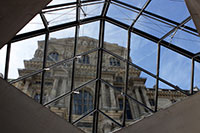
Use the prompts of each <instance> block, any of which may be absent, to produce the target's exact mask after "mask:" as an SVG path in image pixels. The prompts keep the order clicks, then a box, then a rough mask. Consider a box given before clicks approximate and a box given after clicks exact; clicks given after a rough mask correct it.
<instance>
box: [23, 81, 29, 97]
mask: <svg viewBox="0 0 200 133" xmlns="http://www.w3.org/2000/svg"><path fill="white" fill-rule="evenodd" d="M29 85H30V81H26V83H25V85H24V87H23V92H24V93H25V94H27V95H30V93H29V92H28V89H29Z"/></svg>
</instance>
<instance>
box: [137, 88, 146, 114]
mask: <svg viewBox="0 0 200 133" xmlns="http://www.w3.org/2000/svg"><path fill="white" fill-rule="evenodd" d="M135 95H136V98H137V100H138V101H139V102H141V103H142V98H141V95H140V93H139V88H138V87H135ZM139 109H140V113H144V112H145V110H144V107H143V106H141V105H139Z"/></svg>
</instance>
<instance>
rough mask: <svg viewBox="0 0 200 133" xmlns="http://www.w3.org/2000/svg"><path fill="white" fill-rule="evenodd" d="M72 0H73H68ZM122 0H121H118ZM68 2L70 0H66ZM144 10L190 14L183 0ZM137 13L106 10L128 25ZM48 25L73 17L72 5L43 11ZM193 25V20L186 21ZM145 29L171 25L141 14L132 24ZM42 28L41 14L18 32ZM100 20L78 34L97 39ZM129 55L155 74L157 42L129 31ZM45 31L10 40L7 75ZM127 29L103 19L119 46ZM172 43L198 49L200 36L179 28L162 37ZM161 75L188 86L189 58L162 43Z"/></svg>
mask: <svg viewBox="0 0 200 133" xmlns="http://www.w3.org/2000/svg"><path fill="white" fill-rule="evenodd" d="M71 1H75V0H71ZM121 1H122V0H121ZM64 2H66V0H54V1H53V2H52V3H51V4H50V5H53V4H61V3H64ZM67 2H70V1H69V0H67ZM123 2H126V3H129V4H131V5H134V6H137V7H140V8H141V7H142V6H143V5H144V3H145V2H146V0H123ZM102 7H103V4H99V5H94V6H88V7H83V10H84V11H85V13H86V14H87V16H84V15H81V18H87V17H91V16H95V15H99V14H100V13H101V9H102ZM146 10H147V11H150V12H153V13H156V14H158V15H162V16H164V17H167V18H169V19H172V20H175V21H177V22H181V21H183V20H184V19H186V18H187V17H188V16H189V12H188V10H187V8H186V5H185V3H184V0H152V2H151V3H150V4H149V6H148V7H147V9H146ZM136 15H137V14H136V13H134V12H132V11H129V10H127V9H123V8H122V7H119V6H116V5H113V4H112V5H111V6H110V8H109V11H108V16H109V17H112V18H114V19H116V20H118V21H121V22H123V23H126V24H128V25H130V24H131V23H132V21H133V20H134V18H135V17H136ZM45 16H46V18H47V20H48V22H49V26H53V25H57V24H62V23H66V22H70V21H74V20H75V17H74V16H75V8H72V9H65V10H62V11H55V12H51V13H47V14H45ZM186 25H187V26H191V27H193V28H194V24H193V22H192V20H191V21H190V22H188V23H187V24H186ZM134 27H135V28H138V29H140V30H142V31H144V32H147V33H150V34H152V35H154V36H156V37H158V38H161V37H162V36H163V35H164V34H166V33H167V32H168V31H170V30H171V29H172V28H173V27H172V26H169V25H166V24H163V23H161V22H158V21H155V20H153V19H150V18H148V17H146V16H141V17H140V18H139V20H138V21H137V22H136V24H135V25H134ZM41 28H44V26H43V24H42V21H41V19H40V16H39V15H37V16H36V17H35V18H34V19H33V20H32V21H31V22H30V23H29V24H28V25H26V26H25V27H24V28H23V29H22V30H21V31H20V32H19V33H18V34H21V33H25V32H28V31H33V30H36V29H41ZM74 29H75V28H70V29H65V30H61V31H57V32H54V33H51V34H50V38H66V37H73V36H74ZM98 33H99V22H94V23H91V24H86V25H83V26H81V27H80V36H89V37H93V38H96V39H98ZM131 36H132V38H131V59H132V61H133V63H135V64H137V65H139V66H141V67H143V68H144V69H146V70H148V71H150V72H152V73H153V74H156V58H157V57H156V56H157V44H155V43H154V42H151V41H149V40H147V39H145V38H142V37H140V36H138V35H136V34H131ZM44 37H45V36H44V35H42V36H38V37H35V38H31V39H27V40H23V41H20V42H16V43H13V44H12V49H11V58H10V69H9V78H12V79H13V78H17V77H18V69H22V68H24V62H23V61H24V60H29V59H31V58H32V57H33V55H34V51H35V50H36V49H37V42H38V41H39V40H44ZM127 38H128V33H127V31H125V30H123V29H121V28H119V27H117V26H115V25H112V24H110V23H108V22H106V26H105V41H106V42H111V43H117V44H119V45H120V46H123V47H126V44H127ZM165 40H166V41H168V42H171V43H172V44H175V45H177V46H179V47H181V48H184V49H188V50H189V51H191V52H193V53H197V52H199V48H200V39H199V37H196V36H194V35H191V34H189V33H186V32H184V31H181V30H178V31H177V32H176V33H174V34H173V35H170V36H169V37H168V38H166V39H165ZM5 54H6V46H5V47H3V48H2V49H1V50H0V57H1V62H0V66H1V67H0V73H4V64H5ZM198 75H200V65H199V63H195V84H194V86H198V87H200V78H198ZM141 77H144V78H147V82H146V86H147V87H153V86H154V85H155V79H153V78H152V77H150V76H148V75H147V74H145V73H142V74H141ZM160 77H161V78H163V79H166V80H167V81H169V82H172V83H174V84H175V85H178V86H179V87H181V88H183V89H189V88H190V77H191V60H189V59H188V58H186V57H184V56H182V55H180V54H177V53H175V52H173V51H171V50H169V49H166V48H164V47H161V62H160ZM160 87H161V88H170V87H169V86H167V85H165V84H163V83H160Z"/></svg>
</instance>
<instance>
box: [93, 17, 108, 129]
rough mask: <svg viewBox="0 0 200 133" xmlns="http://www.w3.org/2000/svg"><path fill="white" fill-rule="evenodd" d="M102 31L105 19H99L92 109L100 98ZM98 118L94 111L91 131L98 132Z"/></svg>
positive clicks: (96, 106) (97, 105) (103, 30)
mask: <svg viewBox="0 0 200 133" xmlns="http://www.w3.org/2000/svg"><path fill="white" fill-rule="evenodd" d="M104 32H105V20H101V21H100V31H99V45H98V48H99V50H98V55H97V70H96V79H98V80H97V82H96V85H95V99H94V110H98V109H99V102H100V101H99V100H100V98H99V97H100V89H101V80H100V79H101V74H102V61H103V50H102V48H103V46H104ZM98 120H99V112H98V111H96V112H95V113H94V115H93V129H92V132H93V133H97V132H98Z"/></svg>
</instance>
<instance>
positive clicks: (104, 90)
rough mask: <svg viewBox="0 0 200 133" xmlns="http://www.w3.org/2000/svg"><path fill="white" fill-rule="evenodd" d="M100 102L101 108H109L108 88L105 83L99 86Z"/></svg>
mask: <svg viewBox="0 0 200 133" xmlns="http://www.w3.org/2000/svg"><path fill="white" fill-rule="evenodd" d="M101 87H102V88H101V102H102V104H101V105H102V108H103V109H108V108H109V103H108V100H107V99H108V96H109V95H108V93H109V92H108V91H107V90H108V89H107V88H106V85H105V84H102V86H101Z"/></svg>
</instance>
